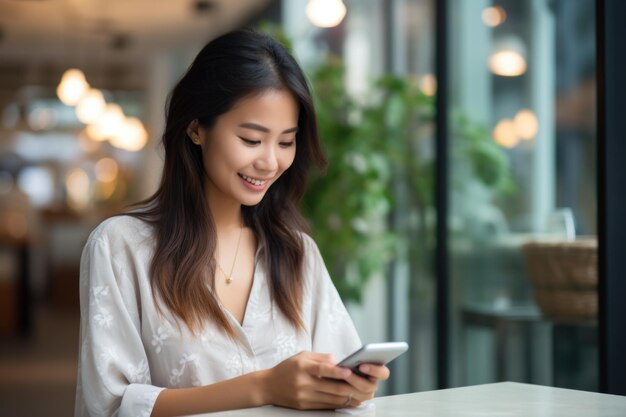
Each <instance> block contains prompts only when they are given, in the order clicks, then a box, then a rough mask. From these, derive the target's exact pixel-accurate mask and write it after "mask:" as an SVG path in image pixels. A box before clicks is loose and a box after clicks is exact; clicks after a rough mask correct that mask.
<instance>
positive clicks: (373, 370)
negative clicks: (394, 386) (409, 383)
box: [359, 363, 389, 381]
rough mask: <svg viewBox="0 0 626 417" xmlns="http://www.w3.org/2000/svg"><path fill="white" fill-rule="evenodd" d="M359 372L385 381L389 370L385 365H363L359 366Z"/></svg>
mask: <svg viewBox="0 0 626 417" xmlns="http://www.w3.org/2000/svg"><path fill="white" fill-rule="evenodd" d="M359 371H360V372H362V373H364V374H365V375H368V376H370V377H373V378H375V379H377V380H379V381H386V380H387V379H388V378H389V368H387V367H386V366H385V365H372V364H368V363H364V364H361V365H359Z"/></svg>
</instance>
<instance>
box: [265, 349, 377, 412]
mask: <svg viewBox="0 0 626 417" xmlns="http://www.w3.org/2000/svg"><path fill="white" fill-rule="evenodd" d="M377 368H378V367H377ZM385 369H386V368H385ZM388 374H389V371H388V370H387V375H388ZM370 375H372V377H374V378H378V377H379V376H380V377H384V376H385V374H384V372H383V371H381V370H376V371H374V373H373V374H370ZM355 378H359V380H356V379H355ZM349 381H352V382H349ZM263 383H264V386H265V392H266V400H267V401H266V402H267V403H269V404H274V405H279V406H282V407H289V408H296V409H300V410H305V409H309V410H310V409H334V408H341V407H346V406H348V403H347V400H348V398H350V400H351V401H350V405H358V404H360V401H362V398H363V399H366V397H367V398H371V396H373V392H374V391H375V390H376V381H375V380H374V381H372V380H368V379H366V378H361V377H357V376H356V375H353V373H352V371H350V370H349V369H345V368H341V367H338V366H336V365H335V361H334V358H333V356H332V355H325V354H321V353H312V352H301V353H299V354H297V355H294V356H292V357H290V358H288V359H286V360H284V361H283V362H281V363H279V364H278V365H276V366H275V367H274V368H272V369H269V370H268V371H267V373H266V374H265V380H264V381H263ZM370 392H371V396H370Z"/></svg>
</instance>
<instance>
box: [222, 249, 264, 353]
mask: <svg viewBox="0 0 626 417" xmlns="http://www.w3.org/2000/svg"><path fill="white" fill-rule="evenodd" d="M261 249H262V247H261V245H257V250H256V253H255V255H254V273H253V274H252V288H250V294H249V295H248V300H247V301H246V309H245V311H244V313H243V319H242V321H241V323H239V320H237V319H236V318H235V316H234V315H233V313H231V312H230V310H229V309H228V308H226V307H225V306H224V305H223V304H222V303H221V302H220V307H221V308H222V311H223V312H224V314H225V315H226V317H227V318H228V319H229V320H230V322H231V324H232V325H233V328H234V329H235V330H236V331H237V333H239V335H240V336H242V338H243V340H245V341H246V343H247V344H248V345H249V348H250V349H251V348H252V346H251V344H250V340H249V336H250V335H251V334H252V328H251V327H252V326H253V324H251V323H248V321H249V319H248V317H249V316H250V315H251V314H253V312H252V310H254V309H258V301H259V292H260V290H261V281H263V280H265V271H263V268H261V267H260V265H259V263H260V259H259V256H260V254H261Z"/></svg>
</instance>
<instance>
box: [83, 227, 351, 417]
mask: <svg viewBox="0 0 626 417" xmlns="http://www.w3.org/2000/svg"><path fill="white" fill-rule="evenodd" d="M304 243H305V260H304V275H305V288H304V291H303V304H302V312H301V314H302V318H303V321H304V323H305V326H306V332H297V331H296V330H295V329H294V328H293V327H292V326H291V324H290V323H289V322H288V320H287V319H286V317H285V316H284V315H283V314H282V312H281V311H280V309H279V308H278V307H277V306H276V305H273V304H272V303H271V302H270V293H269V288H268V283H267V278H266V275H265V271H264V270H263V267H262V264H261V263H260V262H258V257H257V264H256V268H255V272H254V280H253V284H252V290H251V292H250V297H249V299H248V304H247V307H246V311H245V316H244V320H243V325H240V324H239V322H238V321H237V320H236V319H235V318H234V317H233V316H232V315H231V314H230V313H229V312H228V310H226V309H225V313H226V316H227V317H228V319H229V320H230V321H231V323H232V325H233V327H234V328H235V329H236V331H237V332H238V333H239V335H240V336H241V340H243V342H239V343H236V342H233V341H232V340H231V339H230V338H229V337H228V336H226V335H225V334H224V333H223V332H221V331H219V330H218V329H217V328H216V327H215V326H214V325H212V324H208V325H207V326H206V328H205V329H204V331H203V332H202V333H201V334H200V335H199V336H196V337H193V336H192V335H191V333H190V331H189V330H188V329H187V328H186V327H185V326H181V331H179V330H178V326H177V325H176V323H175V321H174V320H173V319H172V318H171V316H169V318H166V317H164V316H163V315H160V314H159V313H158V312H157V306H156V304H155V300H154V299H153V296H152V290H151V288H150V279H149V275H148V271H149V268H150V260H151V258H152V254H153V251H154V238H153V234H152V229H151V227H150V226H149V225H147V224H146V223H144V222H143V221H141V220H138V219H135V218H133V217H129V216H121V217H114V218H111V219H108V220H106V221H104V222H103V223H102V224H101V225H100V226H98V227H97V228H96V229H95V230H94V231H93V232H92V233H91V235H90V237H89V239H88V241H87V243H86V245H85V248H84V251H83V255H82V258H81V266H80V304H81V324H80V354H79V367H78V385H77V390H76V408H75V415H76V416H119V417H127V416H128V417H130V416H132V417H135V416H145V417H148V416H150V414H151V412H152V408H153V406H154V402H155V401H156V398H157V396H158V395H159V393H160V392H161V390H162V389H164V388H174V387H190V386H199V385H207V384H212V383H215V382H218V381H221V380H225V379H230V378H233V377H236V376H239V375H243V374H246V373H249V372H253V371H257V370H261V369H267V368H271V367H273V366H275V365H276V364H278V363H280V362H281V361H283V360H284V359H286V358H288V357H290V356H292V355H294V354H296V353H298V352H301V351H313V352H321V353H332V354H334V355H335V356H336V358H337V359H341V358H342V357H343V356H346V355H347V354H349V353H351V352H352V351H354V350H356V349H357V348H358V347H360V345H361V342H360V339H359V336H358V334H357V332H356V330H355V328H354V325H353V323H352V320H351V319H350V316H349V315H348V313H347V311H346V309H345V307H344V305H343V304H342V302H341V299H340V298H339V295H338V293H337V290H336V289H335V287H334V286H333V283H332V281H331V279H330V276H329V275H328V271H327V270H326V267H325V266H324V263H323V260H322V257H321V255H320V253H319V250H318V248H317V246H316V245H315V243H314V242H313V240H312V239H311V238H310V237H308V236H306V235H305V236H304ZM257 254H258V252H257Z"/></svg>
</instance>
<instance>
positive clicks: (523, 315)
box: [0, 0, 599, 416]
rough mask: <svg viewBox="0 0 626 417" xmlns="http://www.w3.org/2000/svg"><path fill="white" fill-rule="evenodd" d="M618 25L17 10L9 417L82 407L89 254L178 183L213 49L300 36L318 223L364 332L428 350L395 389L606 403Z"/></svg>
mask: <svg viewBox="0 0 626 417" xmlns="http://www.w3.org/2000/svg"><path fill="white" fill-rule="evenodd" d="M595 11H596V5H595V2H594V0H449V1H447V2H446V7H445V8H444V9H437V4H436V1H435V0H344V1H341V0H290V1H278V0H274V1H272V0H238V1H228V0H180V1H175V2H174V1H169V0H107V1H105V0H0V412H1V413H2V415H11V416H31V415H39V414H44V413H45V414H46V415H49V416H67V415H71V414H72V413H73V401H74V390H75V381H76V359H77V350H78V320H79V315H78V312H79V301H78V269H79V261H80V255H81V251H82V246H83V245H84V243H85V240H86V238H87V236H88V234H89V232H90V231H91V230H92V229H93V228H94V227H95V225H97V224H98V223H99V222H101V221H102V220H103V219H105V218H106V217H108V216H110V215H112V214H114V213H118V212H120V211H121V210H123V208H124V207H125V206H126V205H127V204H129V203H132V202H136V201H138V200H140V199H143V198H146V197H147V196H149V195H151V193H153V192H154V191H155V189H156V186H157V184H158V181H159V179H160V173H161V162H162V159H161V153H160V148H159V140H160V135H161V133H162V128H163V124H164V104H165V100H166V96H167V94H168V92H169V90H170V89H171V88H172V87H173V85H174V83H175V82H176V81H177V79H178V78H179V77H180V76H181V75H182V73H183V72H184V71H185V69H186V68H187V66H188V65H189V64H190V63H191V60H192V59H193V57H194V56H195V54H196V53H197V52H198V51H199V49H200V48H201V47H202V46H203V45H204V44H205V43H206V41H208V40H210V39H212V38H214V37H216V36H218V35H219V34H222V33H224V32H226V31H228V30H230V29H233V28H237V27H242V26H254V27H256V28H258V29H259V30H263V31H267V32H269V33H271V34H273V35H275V36H277V37H279V38H280V39H281V40H283V41H284V42H285V43H287V44H288V45H289V46H290V47H291V48H292V50H293V52H294V54H295V55H296V57H297V58H298V60H299V62H300V63H301V64H302V66H303V67H304V69H305V72H306V73H307V75H308V77H309V79H310V81H311V84H312V87H313V91H314V95H315V99H316V103H317V108H318V112H319V115H318V116H319V122H320V131H321V135H322V140H323V142H324V147H325V149H326V152H327V153H328V156H329V159H330V168H329V170H328V172H327V175H326V176H324V177H315V178H313V180H312V182H311V186H310V190H309V192H308V194H307V195H306V197H305V199H304V201H303V204H302V210H303V212H304V214H305V215H306V217H307V218H308V219H309V221H310V223H311V225H312V232H313V235H314V237H315V239H316V241H317V242H318V244H319V246H320V249H321V251H322V254H323V256H324V258H325V261H326V263H327V265H328V268H329V270H330V271H331V275H332V276H333V279H334V281H335V284H336V286H337V288H338V289H339V291H340V294H341V295H342V297H343V299H344V301H345V302H346V303H347V305H348V307H349V311H350V313H351V315H352V317H353V318H354V320H355V323H356V325H357V327H358V330H359V332H360V334H361V336H362V339H363V340H364V341H365V342H367V341H372V342H373V341H384V340H406V341H408V342H409V344H410V345H411V349H410V352H409V353H408V354H406V355H404V356H403V357H402V358H400V359H398V360H397V361H395V362H394V364H393V366H392V372H393V374H392V378H391V379H390V381H388V382H387V383H386V384H385V385H384V386H382V387H381V391H380V392H379V394H381V395H382V394H397V393H405V392H413V391H419V390H428V389H434V388H437V387H441V386H442V384H443V385H445V386H460V385H469V384H477V383H487V382H495V381H503V380H509V381H520V382H532V383H539V384H545V385H554V386H561V387H567V388H575V389H586V390H592V391H596V390H598V384H599V381H598V361H597V356H598V330H597V328H598V323H597V311H598V298H597V275H598V274H597V239H596V234H597V221H596V216H597V198H596V195H597V194H596V191H597V190H596V188H597V181H598V180H597V178H596V170H597V168H596V146H597V130H598V129H597V123H596V119H595V117H596V116H595V115H596V58H597V57H596V50H595V48H596V38H595V37H596V31H597V28H596V23H595V22H596V19H595ZM437 13H444V14H445V16H444V19H445V21H446V22H447V25H446V32H445V34H444V35H443V36H444V43H443V44H442V43H439V44H437V43H436V42H437V39H436V37H435V21H436V18H437V16H436V15H437ZM437 45H439V48H441V47H442V45H444V46H445V47H444V48H443V50H439V51H437ZM436 52H439V53H445V55H446V57H447V63H446V67H445V68H443V70H441V69H440V71H443V72H440V74H445V77H446V82H447V89H446V98H447V100H446V107H447V114H448V119H447V121H446V127H447V141H446V145H445V148H446V151H447V152H446V153H447V156H446V158H447V159H446V172H447V177H448V180H447V182H446V185H445V186H444V188H443V192H445V193H446V195H447V197H448V200H449V207H448V213H447V218H446V220H447V225H448V226H447V235H446V240H447V245H448V248H449V257H448V260H447V282H448V285H447V286H446V289H445V294H444V298H445V300H446V304H445V309H446V312H447V320H446V321H445V322H444V323H442V322H440V321H437V319H436V318H437V314H438V308H441V306H440V305H439V306H438V305H437V303H436V300H437V299H438V298H437V295H436V291H437V277H438V276H440V273H441V269H440V267H438V266H437V263H436V252H435V248H436V245H437V239H436V220H437V209H436V204H435V202H436V200H435V196H436V192H437V190H438V189H439V192H441V191H442V188H441V185H437V184H438V183H437V178H436V170H435V169H436V164H435V162H436V146H437V143H436V137H437V136H436V129H435V120H436V113H435V105H436V104H435V97H436V96H437V92H438V85H437V76H436V70H435V57H436ZM437 187H439V188H437ZM442 331H443V332H445V334H446V338H447V339H446V340H447V342H446V343H447V345H446V347H445V349H443V350H442V348H441V347H438V346H437V344H436V338H437V333H438V332H442ZM442 351H443V352H444V354H445V358H444V359H445V362H446V364H447V365H446V369H445V370H444V372H443V377H444V378H445V382H443V383H442V381H441V379H442V374H441V369H437V360H438V355H441V352H442ZM438 376H439V381H438V380H437V379H438Z"/></svg>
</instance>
